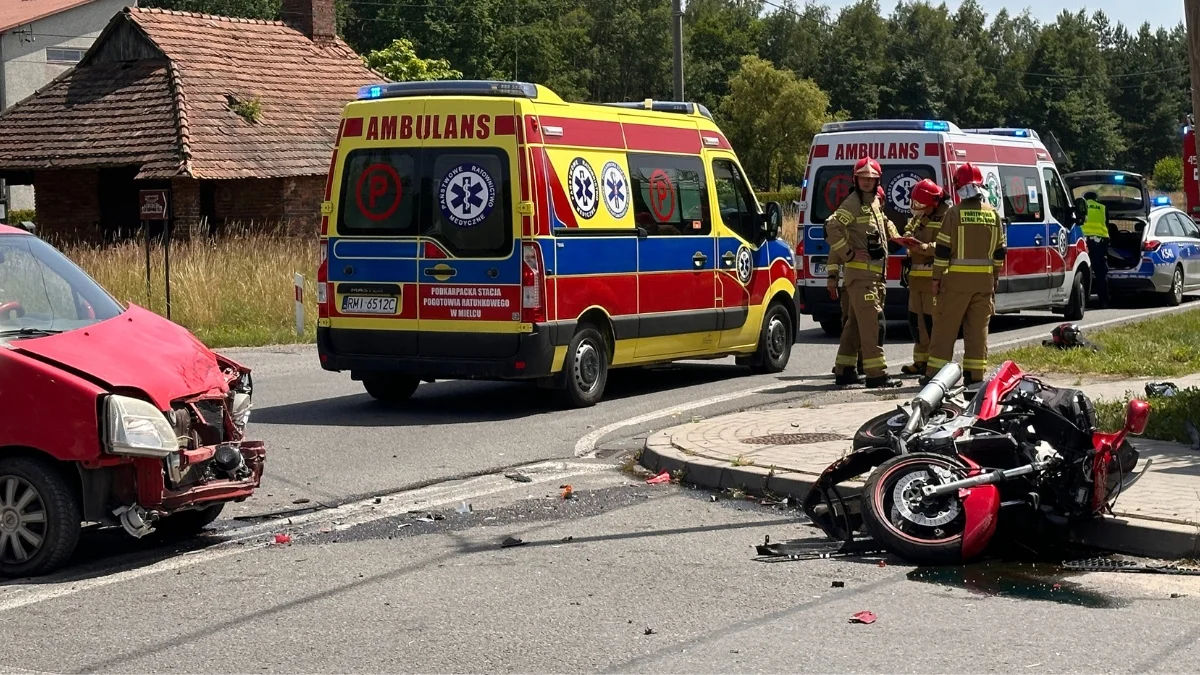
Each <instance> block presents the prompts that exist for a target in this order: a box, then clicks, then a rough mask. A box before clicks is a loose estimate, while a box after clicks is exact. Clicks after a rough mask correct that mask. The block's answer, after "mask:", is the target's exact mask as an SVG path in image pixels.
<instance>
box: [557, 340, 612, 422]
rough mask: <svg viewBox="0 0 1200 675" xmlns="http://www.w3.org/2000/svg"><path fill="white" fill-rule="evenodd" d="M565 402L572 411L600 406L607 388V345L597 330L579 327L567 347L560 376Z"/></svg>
mask: <svg viewBox="0 0 1200 675" xmlns="http://www.w3.org/2000/svg"><path fill="white" fill-rule="evenodd" d="M562 376H563V380H564V384H565V388H566V393H567V401H568V402H569V403H570V405H571V407H573V408H588V407H591V406H594V405H596V404H597V403H599V402H600V399H601V398H602V397H603V396H604V387H605V385H606V384H608V342H607V341H606V340H605V339H604V334H603V333H601V332H600V329H598V328H596V327H595V326H593V325H592V324H589V323H583V324H580V325H579V329H578V330H577V331H576V332H575V335H574V337H572V338H571V342H570V344H568V345H567V358H566V359H565V360H564V361H563V372H562Z"/></svg>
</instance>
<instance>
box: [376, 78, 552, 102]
mask: <svg viewBox="0 0 1200 675" xmlns="http://www.w3.org/2000/svg"><path fill="white" fill-rule="evenodd" d="M417 96H500V97H520V98H537V85H533V84H529V83H528V82H498V81H494V80H421V81H417V82H389V83H387V84H369V85H367V86H365V87H361V88H360V89H359V90H358V99H359V100H360V101H369V100H374V99H381V98H405V97H417Z"/></svg>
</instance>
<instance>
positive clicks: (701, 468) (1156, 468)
mask: <svg viewBox="0 0 1200 675" xmlns="http://www.w3.org/2000/svg"><path fill="white" fill-rule="evenodd" d="M1046 379H1047V382H1049V383H1052V384H1059V385H1066V386H1071V385H1072V384H1073V381H1062V379H1061V378H1057V381H1056V380H1055V379H1051V378H1046ZM1193 379H1194V378H1193V377H1189V378H1178V379H1176V380H1174V381H1175V382H1176V383H1177V384H1179V385H1180V386H1181V387H1183V386H1188V385H1189V384H1191V383H1192V382H1191V381H1192V380H1193ZM1143 386H1144V381H1124V382H1121V381H1109V382H1096V383H1094V384H1093V385H1088V386H1081V387H1080V388H1082V389H1084V390H1085V391H1087V393H1088V395H1089V396H1092V397H1093V398H1117V397H1119V396H1120V395H1121V394H1122V393H1123V392H1124V391H1125V390H1127V389H1131V390H1133V391H1135V392H1138V393H1140V392H1141V390H1142V387H1143ZM1101 387H1103V388H1104V390H1103V391H1102V390H1101V389H1100V388H1101ZM910 398H911V394H905V395H901V396H900V397H899V398H897V399H895V400H885V401H874V400H873V401H865V402H857V403H838V404H827V405H817V406H805V405H804V404H803V403H801V404H797V405H795V406H794V407H790V408H777V409H770V410H752V411H745V412H740V413H734V414H730V415H723V416H720V417H715V418H712V419H706V420H700V421H697V422H692V423H689V424H683V425H679V426H675V427H671V428H669V429H664V430H662V431H660V432H657V433H655V434H652V435H651V436H649V437H648V438H647V439H646V444H645V447H644V449H643V451H642V455H641V459H640V463H641V464H642V465H643V466H645V467H646V468H647V469H650V470H651V471H653V472H655V473H658V472H661V471H669V472H672V473H673V474H675V472H677V471H680V470H682V471H683V472H684V473H683V480H684V481H685V482H688V483H692V484H695V485H699V486H702V487H707V488H712V489H717V490H724V489H727V488H736V489H742V490H745V491H746V492H749V493H751V494H766V493H770V494H774V495H778V496H781V497H782V496H789V497H793V498H801V497H803V496H804V494H805V493H806V492H807V491H808V489H809V488H810V487H811V485H812V483H813V481H814V480H815V479H816V478H817V476H818V475H820V473H821V471H823V470H824V469H825V467H827V466H829V464H831V463H832V462H834V461H835V460H837V459H838V458H840V457H841V456H842V455H843V453H845V452H848V451H849V449H850V442H851V439H852V438H853V436H854V432H855V431H857V429H858V428H859V427H860V426H861V425H862V424H863V422H865V421H866V420H868V419H870V418H871V417H874V416H875V415H878V414H881V413H883V412H885V411H888V410H895V409H897V407H898V406H899V405H902V404H903V403H905V402H906V401H907V400H909V399H910ZM1134 444H1135V446H1136V447H1137V449H1138V452H1139V453H1140V454H1141V457H1142V458H1143V461H1144V460H1145V459H1146V458H1150V459H1152V460H1153V463H1152V465H1151V468H1150V470H1149V471H1148V472H1147V474H1146V475H1145V476H1143V477H1142V478H1141V480H1140V481H1139V482H1138V483H1137V484H1136V485H1134V486H1133V487H1132V488H1130V490H1129V492H1128V493H1126V494H1123V495H1120V496H1119V498H1118V500H1117V503H1116V505H1115V507H1114V514H1115V517H1108V518H1105V519H1104V520H1103V521H1099V522H1096V523H1093V524H1089V526H1087V527H1085V528H1081V529H1080V531H1079V533H1078V540H1079V541H1080V542H1081V543H1087V544H1092V545H1095V546H1099V547H1102V548H1108V549H1112V550H1116V551H1120V552H1124V553H1130V554H1134V555H1147V556H1154V557H1169V558H1182V557H1189V558H1190V557H1200V452H1196V451H1193V450H1190V449H1188V448H1187V447H1185V446H1182V445H1179V444H1175V443H1165V442H1161V441H1152V440H1147V439H1142V438H1135V439H1134ZM1140 469H1141V465H1140V464H1139V470H1140ZM846 485H848V486H850V487H851V488H853V487H854V486H855V485H858V486H859V487H861V483H859V484H855V483H847V484H846Z"/></svg>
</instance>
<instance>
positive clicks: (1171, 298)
mask: <svg viewBox="0 0 1200 675" xmlns="http://www.w3.org/2000/svg"><path fill="white" fill-rule="evenodd" d="M1166 300H1167V304H1168V305H1170V306H1171V307H1178V306H1179V305H1180V303H1182V302H1183V268H1182V267H1178V266H1176V267H1175V273H1174V274H1172V275H1171V288H1170V289H1168V290H1167V295H1166Z"/></svg>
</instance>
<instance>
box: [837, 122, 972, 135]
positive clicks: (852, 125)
mask: <svg viewBox="0 0 1200 675" xmlns="http://www.w3.org/2000/svg"><path fill="white" fill-rule="evenodd" d="M838 131H949V132H956V131H958V127H956V126H954V125H953V124H951V123H950V122H946V121H944V120H849V121H846V122H827V123H825V124H823V125H821V133H823V134H828V133H834V132H838Z"/></svg>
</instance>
